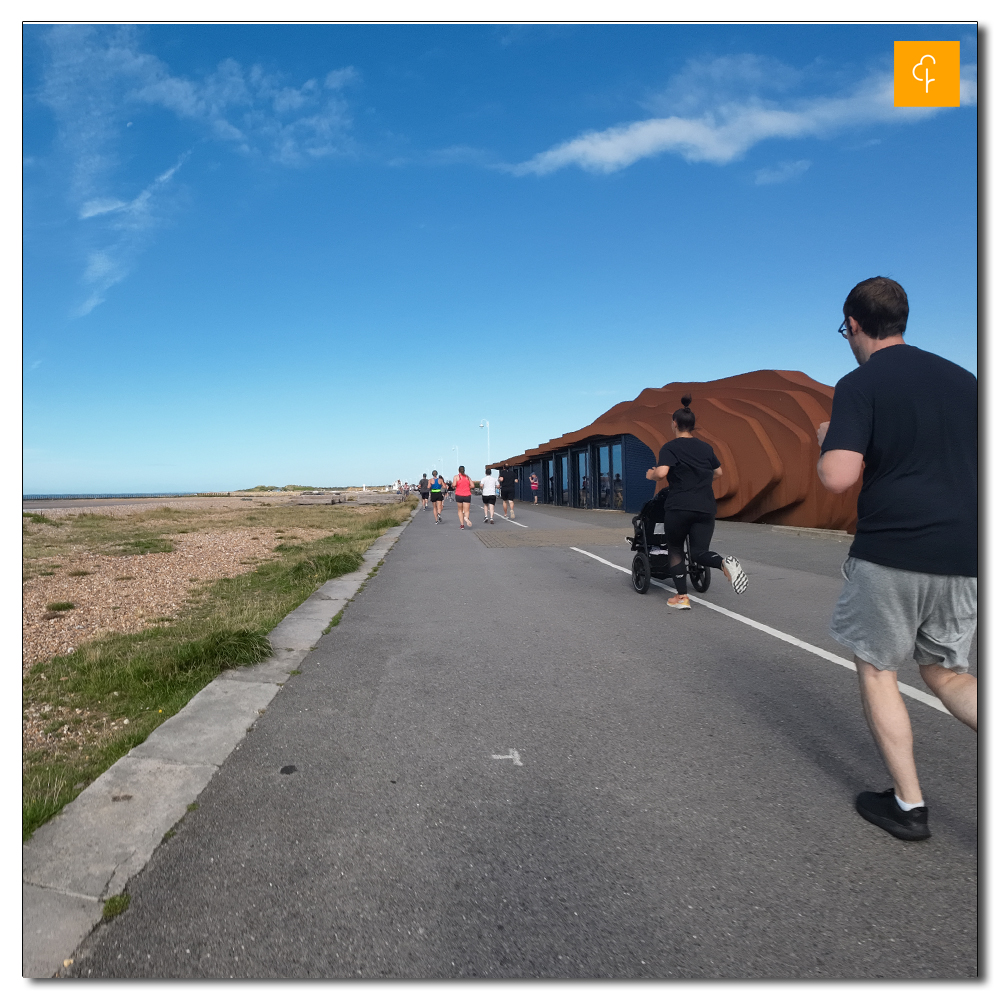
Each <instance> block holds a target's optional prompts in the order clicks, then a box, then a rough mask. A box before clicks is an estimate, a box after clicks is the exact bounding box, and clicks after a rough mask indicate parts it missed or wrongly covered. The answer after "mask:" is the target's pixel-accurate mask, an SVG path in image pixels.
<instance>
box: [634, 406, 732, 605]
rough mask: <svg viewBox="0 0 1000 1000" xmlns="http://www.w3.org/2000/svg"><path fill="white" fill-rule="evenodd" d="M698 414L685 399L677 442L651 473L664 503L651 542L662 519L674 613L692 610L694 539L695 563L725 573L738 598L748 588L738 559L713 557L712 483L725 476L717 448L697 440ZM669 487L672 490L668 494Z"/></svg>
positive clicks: (650, 524)
mask: <svg viewBox="0 0 1000 1000" xmlns="http://www.w3.org/2000/svg"><path fill="white" fill-rule="evenodd" d="M694 423H695V421H694V414H693V413H692V412H691V397H690V396H684V397H683V398H682V399H681V409H679V410H674V413H673V417H672V418H671V421H670V425H671V427H672V428H673V431H674V439H673V441H668V442H667V443H666V444H665V445H664V446H663V447H662V448H661V449H660V455H659V458H658V459H657V464H656V465H655V466H654V467H653V468H652V469H650V470H649V471H648V472H647V473H646V478H647V479H652V480H653V481H654V482H657V483H659V484H660V485H659V486H657V489H658V490H659V491H660V492H659V494H658V496H660V497H662V498H663V499H662V500H661V501H660V503H659V504H658V505H657V507H655V508H654V509H653V513H652V514H651V515H647V517H651V520H649V519H647V520H646V522H645V524H646V537H647V538H650V539H651V538H652V537H653V529H654V527H655V526H656V522H657V521H658V520H659V518H660V517H662V518H663V530H664V531H665V532H666V535H667V546H668V550H667V551H668V555H667V565H668V566H669V567H670V575H671V576H672V577H673V580H674V588H675V589H676V591H677V593H676V594H675V595H674V596H673V597H671V598H669V599H668V600H667V604H668V605H669V606H670V607H671V608H677V609H679V610H688V611H689V610H690V609H691V599H690V598H689V597H688V592H687V573H686V572H685V570H684V540H685V539H686V538H688V537H689V536H690V538H691V559H692V560H693V561H694V562H696V563H698V565H699V566H711V567H712V568H713V569H721V570H722V572H723V573H724V574H725V577H726V579H727V580H728V581H729V582H730V583H731V584H732V585H733V590H735V591H736V593H737V594H742V593H743V591H744V590H746V589H747V584H748V583H749V581H748V580H747V575H746V573H744V572H743V567H742V566H740V561H739V559H737V558H736V556H720V555H719V553H718V552H712V551H711V550H710V549H709V545H711V544H712V535H713V534H714V532H715V494H714V492H713V491H712V481H713V480H715V479H718V478H719V477H720V476H721V475H722V465H721V464H720V463H719V460H718V459H717V458H716V457H715V452H714V451H713V450H712V446H711V445H710V444H708V442H706V441H701V440H699V439H698V438H696V437H695V436H694V434H693V433H692V432H693V431H694ZM663 486H666V487H667V489H662V487H663Z"/></svg>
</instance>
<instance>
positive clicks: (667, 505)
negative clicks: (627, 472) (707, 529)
mask: <svg viewBox="0 0 1000 1000" xmlns="http://www.w3.org/2000/svg"><path fill="white" fill-rule="evenodd" d="M656 464H657V465H669V466H670V472H668V473H667V486H668V487H669V492H668V493H667V496H666V499H665V500H664V501H663V509H664V510H697V511H701V512H702V513H705V514H714V513H715V494H714V493H713V492H712V480H713V479H714V478H715V477H714V472H715V470H716V469H717V468H718V467H719V465H720V464H721V463H720V462H719V460H718V459H717V458H716V457H715V452H714V451H713V450H712V446H711V445H710V444H708V443H707V442H705V441H699V440H698V438H680V437H679V438H674V439H673V441H668V442H667V443H666V444H665V445H664V446H663V447H662V448H661V449H660V457H659V458H658V459H657V462H656Z"/></svg>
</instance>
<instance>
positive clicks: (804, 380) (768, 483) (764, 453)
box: [491, 370, 860, 532]
mask: <svg viewBox="0 0 1000 1000" xmlns="http://www.w3.org/2000/svg"><path fill="white" fill-rule="evenodd" d="M685 395H690V396H691V397H692V403H691V409H692V410H693V411H694V413H695V417H696V419H697V424H696V427H695V431H694V435H695V437H698V438H701V439H702V440H704V441H707V442H708V443H709V444H710V445H711V446H712V447H713V448H714V449H715V454H716V455H717V456H718V458H719V461H720V462H721V463H722V470H723V475H722V477H721V478H720V479H717V480H716V481H715V497H716V500H717V501H718V505H719V506H718V516H719V517H720V518H722V517H724V518H729V519H731V520H734V521H758V522H762V523H766V524H785V525H793V526H796V527H801V528H839V529H842V530H846V531H850V532H853V531H854V526H855V523H856V521H857V498H858V490H859V489H860V483H859V484H858V485H856V486H855V487H853V488H852V489H850V490H848V491H847V493H842V494H841V495H839V496H836V495H834V494H833V493H829V492H827V490H825V489H824V488H823V486H822V484H821V483H820V481H819V479H818V478H817V476H816V463H817V461H819V445H818V444H817V442H816V428H817V427H818V426H819V424H820V423H821V422H822V421H824V420H829V419H830V409H831V407H832V405H833V388H832V387H831V386H828V385H823V384H822V383H821V382H817V381H815V380H814V379H811V378H809V376H808V375H805V374H803V373H802V372H793V371H767V370H765V371H757V372H747V373H746V374H744V375H734V376H732V377H731V378H722V379H716V380H715V381H714V382H671V383H670V384H669V385H665V386H664V387H663V388H662V389H645V390H643V391H642V392H641V393H640V394H639V396H638V397H636V398H635V399H633V400H630V401H628V402H625V403H619V404H618V405H617V406H613V407H612V408H611V409H610V410H608V411H607V413H603V414H602V415H601V416H600V417H598V418H597V419H596V420H595V421H594V422H593V423H592V424H588V425H587V426H586V427H581V428H580V430H578V431H573V432H571V433H569V434H564V435H562V437H558V438H554V439H553V440H551V441H546V442H545V443H544V444H541V445H539V446H538V447H537V448H531V449H529V450H528V451H526V452H525V453H524V454H523V455H514V456H512V457H510V458H508V459H506V460H504V461H501V462H492V463H491V467H492V468H499V467H500V466H503V465H506V466H508V467H510V468H515V469H517V470H519V475H518V477H517V478H518V484H517V491H516V494H515V495H516V496H517V497H518V498H519V499H521V500H522V501H527V502H530V500H531V498H532V492H531V488H530V485H529V478H528V477H529V476H530V475H531V473H534V474H535V475H537V476H538V480H539V491H538V493H539V495H538V500H539V503H550V504H557V505H561V506H569V507H596V508H608V509H611V510H626V511H638V510H639V509H640V508H641V507H642V505H643V504H644V503H645V502H646V501H647V500H648V499H649V498H650V497H651V496H652V495H653V483H652V481H651V480H648V479H646V470H647V469H649V468H650V467H651V466H652V465H654V464H655V459H656V456H657V455H658V454H659V451H660V448H661V447H662V446H663V444H664V443H665V442H666V441H668V440H669V439H671V438H672V437H673V431H672V429H671V426H670V418H671V415H672V414H673V412H674V410H676V409H678V408H679V407H680V406H681V397H682V396H685Z"/></svg>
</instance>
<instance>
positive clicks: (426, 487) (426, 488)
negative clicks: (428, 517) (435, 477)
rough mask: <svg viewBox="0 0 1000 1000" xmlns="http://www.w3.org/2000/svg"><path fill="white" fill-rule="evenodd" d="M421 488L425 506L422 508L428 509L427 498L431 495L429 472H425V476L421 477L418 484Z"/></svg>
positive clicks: (422, 500)
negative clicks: (428, 479)
mask: <svg viewBox="0 0 1000 1000" xmlns="http://www.w3.org/2000/svg"><path fill="white" fill-rule="evenodd" d="M417 486H418V487H419V489H420V501H421V503H422V504H423V506H422V507H421V508H420V509H421V510H427V498H428V497H429V496H430V490H431V486H430V483H429V482H428V481H427V473H426V472H425V473H424V474H423V476H421V477H420V482H419V483H418V484H417Z"/></svg>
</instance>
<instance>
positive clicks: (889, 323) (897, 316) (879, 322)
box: [844, 277, 910, 340]
mask: <svg viewBox="0 0 1000 1000" xmlns="http://www.w3.org/2000/svg"><path fill="white" fill-rule="evenodd" d="M909 314H910V304H909V302H908V301H907V299H906V292H904V291H903V286H902V285H901V284H900V283H899V282H898V281H893V280H892V278H881V277H879V278H867V279H866V280H865V281H861V282H858V284H856V285H855V286H854V287H853V288H852V289H851V292H850V294H849V295H848V296H847V299H846V300H845V301H844V318H845V319H846V318H847V317H848V316H853V317H854V319H855V321H856V322H857V323H858V324H859V325H860V326H861V329H862V330H863V331H864V332H865V333H866V334H867V335H868V336H869V337H872V338H874V339H875V340H885V339H886V338H887V337H895V336H896V335H897V334H902V333H903V332H904V331H905V330H906V319H907V317H908V316H909Z"/></svg>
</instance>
